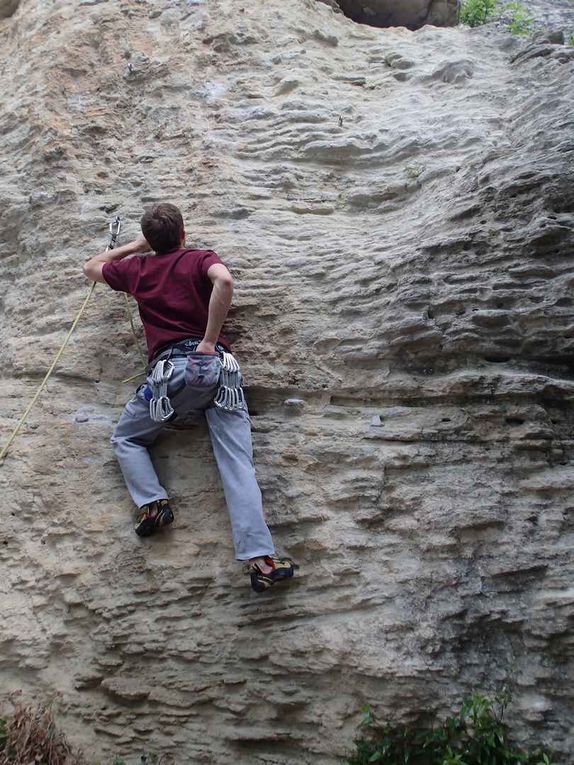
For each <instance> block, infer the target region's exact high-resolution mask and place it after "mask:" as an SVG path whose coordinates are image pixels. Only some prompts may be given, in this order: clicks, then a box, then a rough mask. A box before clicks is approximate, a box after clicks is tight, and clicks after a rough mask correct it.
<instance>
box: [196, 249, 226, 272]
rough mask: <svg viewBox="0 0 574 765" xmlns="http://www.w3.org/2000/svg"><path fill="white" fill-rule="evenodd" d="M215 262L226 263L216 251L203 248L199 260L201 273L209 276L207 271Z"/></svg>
mask: <svg viewBox="0 0 574 765" xmlns="http://www.w3.org/2000/svg"><path fill="white" fill-rule="evenodd" d="M215 263H221V265H224V263H223V261H222V260H221V258H220V257H219V255H218V254H217V253H216V252H213V250H202V252H201V254H200V256H199V261H198V265H199V271H200V273H201V275H202V276H205V278H207V272H208V271H209V269H210V268H211V266H213V265H214V264H215Z"/></svg>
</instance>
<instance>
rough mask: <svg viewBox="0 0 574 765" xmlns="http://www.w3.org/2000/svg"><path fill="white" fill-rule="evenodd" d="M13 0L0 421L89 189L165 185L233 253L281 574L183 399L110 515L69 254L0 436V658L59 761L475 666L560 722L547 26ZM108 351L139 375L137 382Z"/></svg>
mask: <svg viewBox="0 0 574 765" xmlns="http://www.w3.org/2000/svg"><path fill="white" fill-rule="evenodd" d="M264 10H265V13H263V4H262V3H245V4H239V6H238V4H237V3H235V2H232V1H231V0H211V1H210V2H209V3H202V2H187V3H175V2H172V3H166V2H165V1H164V0H149V2H146V3H142V2H138V1H137V0H109V1H108V2H103V1H98V0H89V2H86V1H83V2H81V1H80V0H70V2H59V3H46V2H43V1H40V0H26V1H25V2H22V4H21V5H20V8H19V9H18V10H17V11H16V13H15V14H14V16H12V17H11V18H9V19H7V20H5V21H3V22H2V25H1V26H0V34H1V36H2V45H0V81H1V84H2V87H1V89H0V94H1V95H0V99H1V101H2V110H1V112H0V115H1V116H0V126H1V134H2V142H1V146H0V151H1V154H2V163H3V167H4V168H5V172H4V175H3V178H2V183H1V185H0V215H1V222H0V225H1V229H2V234H3V236H2V242H1V243H0V258H1V268H0V296H1V302H0V306H1V310H2V311H3V317H2V322H1V323H0V347H1V348H2V359H3V364H2V377H1V383H0V385H1V394H2V402H3V406H2V409H1V411H0V426H1V436H2V440H4V439H5V438H6V437H7V435H8V432H9V430H10V429H11V428H12V427H13V426H14V425H15V423H16V420H17V417H18V416H19V415H20V414H21V412H22V411H23V409H24V407H25V406H26V404H27V402H28V401H29V400H30V399H31V397H32V395H33V394H34V391H35V390H36V387H37V385H38V383H39V381H40V380H41V378H42V376H43V374H44V372H45V370H46V369H47V367H48V365H49V364H50V362H51V360H52V359H53V358H54V355H55V354H56V352H57V350H58V348H59V346H60V344H61V343H62V341H63V339H64V336H65V333H66V332H67V330H68V328H69V326H70V323H71V320H72V318H73V316H74V315H75V314H76V312H77V311H78V309H79V306H80V304H81V302H82V300H83V299H84V296H85V295H86V292H87V289H88V285H87V284H86V283H85V280H84V279H83V277H82V276H81V270H80V269H81V265H82V263H83V261H84V260H85V259H86V258H87V257H89V256H90V255H91V254H93V253H94V252H96V251H98V250H99V249H102V248H103V246H104V245H105V243H106V241H107V231H106V226H107V223H108V222H109V220H110V218H111V217H112V216H114V215H116V214H118V213H121V214H122V215H123V216H124V219H125V228H124V232H123V239H124V241H125V240H126V239H127V237H130V236H133V235H135V234H136V233H137V221H138V219H139V217H140V215H141V210H142V206H144V205H146V204H149V203H150V202H152V201H154V200H159V199H168V200H171V201H174V202H176V203H178V204H180V205H181V207H182V208H183V210H184V213H185V216H186V219H187V223H188V231H189V235H190V240H191V241H193V242H194V243H195V244H198V245H207V246H209V247H212V248H214V249H216V250H217V251H219V252H220V254H221V256H222V257H223V258H224V260H226V262H227V263H228V264H229V266H230V268H231V270H232V271H233V273H234V275H235V277H236V280H237V292H236V305H235V309H234V312H233V315H232V316H231V319H230V322H229V332H230V334H231V335H232V336H234V337H235V338H236V344H235V349H236V352H237V354H238V356H239V358H240V359H241V360H242V363H243V369H244V373H245V376H246V379H247V384H248V389H247V393H248V396H249V400H250V406H251V411H252V417H253V427H254V446H255V458H256V464H257V467H258V474H259V478H260V481H261V486H262V489H263V492H264V497H265V502H266V507H267V512H268V515H269V521H270V524H271V526H272V528H273V532H274V535H275V539H276V542H277V546H278V549H279V550H280V551H281V552H286V553H288V554H291V555H292V556H294V557H295V558H296V559H298V561H299V563H300V564H301V570H300V576H299V578H298V579H296V580H295V581H294V582H293V584H292V586H290V587H285V589H283V590H279V589H277V591H274V592H270V593H269V594H265V595H263V596H256V595H255V594H251V593H250V591H249V589H248V586H247V581H246V580H245V578H244V577H243V576H242V575H241V572H240V567H239V566H238V565H237V564H235V563H234V562H233V561H232V547H231V540H230V531H229V525H228V520H227V517H226V513H225V509H224V502H223V497H222V493H221V489H220V486H219V483H218V478H217V475H216V471H215V467H214V464H213V460H212V457H211V454H210V448H209V443H208V438H207V434H206V432H205V429H204V427H203V426H202V425H199V426H198V427H197V428H196V429H195V430H193V431H191V432H189V433H173V434H169V435H168V436H166V438H164V439H162V440H161V441H159V442H158V444H157V448H156V450H155V459H156V461H157V464H158V465H159V469H160V471H161V474H162V476H163V477H164V480H165V482H166V484H167V486H168V487H169V488H170V491H171V492H172V495H173V497H174V506H175V510H176V515H177V517H176V524H175V526H174V528H173V529H172V530H170V531H169V532H167V533H166V534H165V535H163V536H162V537H158V538H156V539H154V538H152V539H150V540H140V539H138V538H137V537H136V536H135V535H134V533H133V531H132V512H133V508H132V507H131V504H130V501H129V499H128V497H127V495H126V492H125V489H124V487H123V482H122V478H121V475H120V473H119V470H118V467H117V465H116V463H115V460H114V458H113V455H112V453H111V449H110V445H109V441H108V439H109V436H110V434H111V429H112V424H113V422H114V420H115V419H116V418H117V417H118V415H119V413H120V411H121V407H122V404H123V402H124V401H125V400H126V399H127V398H128V397H129V396H130V395H131V391H132V389H133V385H134V383H132V384H123V383H122V380H125V379H126V378H128V377H130V376H131V375H134V374H136V373H137V372H138V371H139V370H140V368H141V362H140V360H139V357H138V353H137V350H136V347H135V345H134V341H133V338H132V335H131V332H130V329H129V323H128V321H127V318H126V316H125V311H124V300H123V298H122V297H121V296H119V295H117V294H114V293H112V292H111V291H110V290H107V289H106V288H105V287H104V286H103V285H99V286H98V288H97V290H96V292H95V294H94V296H93V298H92V300H91V302H90V303H89V305H88V308H87V311H86V313H85V315H84V316H83V318H82V320H81V322H80V324H79V326H78V329H77V331H76V333H75V334H74V336H73V339H72V342H71V344H70V347H69V348H68V350H67V351H66V353H65V355H64V358H63V359H62V362H61V364H60V366H59V368H58V371H57V373H56V374H55V375H54V376H53V378H52V380H51V381H50V383H49V384H48V387H47V390H46V391H45V392H44V393H43V394H42V396H41V398H40V401H39V402H38V404H37V406H36V407H35V409H34V410H33V412H32V414H31V416H30V418H29V421H28V424H27V425H26V427H25V428H24V430H23V433H22V434H21V435H20V437H19V438H18V440H17V441H16V442H15V444H14V446H13V448H12V451H11V453H10V455H9V456H8V458H7V459H6V462H5V464H4V465H3V467H0V488H1V492H2V506H3V516H2V518H3V520H2V525H1V527H0V560H1V562H2V565H3V569H2V570H3V576H2V581H1V583H0V599H1V603H0V608H1V612H2V615H3V616H2V620H1V622H0V680H1V682H0V687H1V688H2V692H3V693H7V692H8V691H10V690H11V689H13V688H23V689H24V691H25V692H26V693H27V694H29V695H44V694H46V695H47V694H51V693H53V692H54V691H60V692H61V693H62V695H63V698H64V700H65V702H66V704H67V706H66V711H65V713H62V716H61V723H62V726H63V727H64V729H65V730H66V731H67V732H68V734H69V735H71V736H72V738H73V739H74V740H76V741H77V742H80V743H82V744H83V746H84V749H85V751H86V753H87V754H88V755H89V758H90V759H91V761H92V762H97V761H102V762H111V761H112V760H113V757H114V756H116V755H121V756H123V757H125V758H126V760H127V762H128V763H129V765H132V764H134V763H138V762H139V761H140V760H139V757H140V754H141V753H142V752H144V751H145V752H150V751H151V752H156V753H161V754H163V755H165V757H166V759H165V760H164V761H166V762H169V761H170V758H171V761H175V762H177V763H216V764H217V765H227V763H229V764H231V763H237V762H245V763H250V764H251V763H255V764H263V763H267V764H269V763H275V764H282V765H294V763H297V765H303V763H311V762H312V763H314V765H317V764H319V765H334V763H337V762H343V761H344V755H345V753H346V752H348V751H349V750H350V749H351V747H352V739H353V737H354V735H355V731H356V726H357V723H358V722H359V720H360V710H361V707H362V706H363V705H364V704H365V703H369V704H371V705H372V707H373V708H374V710H375V712H376V714H377V715H378V716H379V717H380V718H385V717H389V716H392V717H393V718H394V719H402V720H407V719H411V720H412V719H415V718H416V717H417V715H418V714H419V712H420V710H422V709H428V710H431V711H435V712H436V713H437V714H440V715H446V714H447V713H449V712H450V711H451V710H452V709H454V708H455V707H456V706H457V705H458V704H459V702H460V700H461V699H462V698H463V697H464V696H467V695H468V694H470V693H472V692H474V691H476V690H483V691H485V692H492V691H495V690H497V689H500V687H501V686H502V685H504V684H506V685H508V686H509V687H510V689H511V691H512V693H513V695H514V702H513V705H512V707H511V718H510V722H511V723H512V724H513V726H515V727H516V730H517V735H518V738H519V740H520V741H522V742H523V743H529V742H533V741H537V742H539V743H541V744H545V745H547V746H551V747H552V748H553V749H556V750H558V753H559V761H560V762H564V763H565V762H568V761H569V754H568V753H569V752H571V751H572V740H571V733H570V726H571V714H570V710H571V704H572V695H573V692H572V671H573V667H572V633H571V620H572V616H573V612H574V598H573V583H572V552H571V551H572V536H573V519H572V492H573V489H574V464H573V450H572V428H573V425H574V417H573V413H572V400H573V398H574V379H573V368H574V316H573V296H572V285H573V284H574V272H573V261H572V251H573V246H574V220H573V211H574V183H573V181H574V177H573V174H574V161H573V160H574V157H573V154H574V141H573V137H572V127H571V125H572V113H571V106H572V105H571V94H572V92H573V91H574V82H573V80H574V75H573V50H572V48H568V47H565V46H562V45H555V44H552V43H546V42H544V43H543V42H540V43H529V42H527V41H526V42H521V41H519V40H516V39H513V38H510V37H509V36H508V35H507V34H503V33H498V32H496V30H491V31H490V32H488V33H485V32H484V31H482V30H475V31H472V32H471V31H469V30H466V29H458V28H457V29H436V28H432V27H425V28H424V29H422V30H419V31H418V32H415V33H411V32H409V31H407V30H405V29H393V30H379V29H375V28H374V27H369V26H360V25H357V24H354V23H353V22H352V21H350V20H349V19H348V18H345V17H344V16H343V15H341V14H334V13H333V12H332V11H331V10H330V9H329V8H328V7H327V6H326V5H323V4H321V3H316V2H311V0H291V2H289V3H285V2H283V1H282V0H265V6H264ZM135 384H137V383H135Z"/></svg>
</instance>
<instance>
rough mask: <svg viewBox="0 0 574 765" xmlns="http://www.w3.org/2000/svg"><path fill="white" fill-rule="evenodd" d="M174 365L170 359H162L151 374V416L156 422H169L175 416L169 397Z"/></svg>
mask: <svg viewBox="0 0 574 765" xmlns="http://www.w3.org/2000/svg"><path fill="white" fill-rule="evenodd" d="M174 369H175V367H174V365H173V364H172V362H171V361H169V360H168V359H162V360H161V361H158V362H157V364H156V365H155V367H154V369H153V372H152V373H151V388H152V393H153V398H152V399H151V401H150V402H149V416H150V417H151V418H152V420H153V421H154V422H167V421H168V420H170V419H171V418H172V417H173V415H174V414H175V411H174V408H173V407H172V405H171V401H170V400H169V396H168V395H167V384H168V382H169V381H170V379H171V376H172V374H173V370H174Z"/></svg>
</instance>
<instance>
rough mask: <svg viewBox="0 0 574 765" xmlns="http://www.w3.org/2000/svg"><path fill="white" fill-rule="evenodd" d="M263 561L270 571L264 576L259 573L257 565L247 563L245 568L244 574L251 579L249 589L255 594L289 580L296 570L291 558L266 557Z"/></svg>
mask: <svg viewBox="0 0 574 765" xmlns="http://www.w3.org/2000/svg"><path fill="white" fill-rule="evenodd" d="M263 560H264V561H265V563H267V565H268V566H271V571H269V572H267V573H266V574H264V573H263V572H262V571H261V569H260V568H259V566H258V564H257V563H248V564H247V566H246V568H245V572H246V573H247V574H249V576H250V578H251V587H252V589H253V590H255V592H265V590H268V589H269V587H272V586H273V585H274V584H277V582H282V581H283V580H284V579H290V578H291V577H292V576H293V572H294V571H295V569H296V568H298V566H296V565H295V564H294V563H293V561H292V560H291V558H271V557H268V556H266V557H265V558H264V559H263Z"/></svg>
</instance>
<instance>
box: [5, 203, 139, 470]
mask: <svg viewBox="0 0 574 765" xmlns="http://www.w3.org/2000/svg"><path fill="white" fill-rule="evenodd" d="M116 221H119V218H118V219H116ZM112 234H113V231H112ZM117 234H119V228H118V231H117V233H116V234H114V235H113V236H112V241H111V242H110V244H109V245H108V247H107V249H106V252H107V251H108V250H109V249H111V248H113V247H114V244H115V236H117ZM95 288H96V282H93V283H92V286H91V287H90V290H89V292H88V294H87V295H86V299H85V300H84V302H83V303H82V307H81V308H80V310H79V311H78V313H77V314H76V318H75V319H74V321H73V322H72V326H71V327H70V331H69V332H68V334H67V335H66V339H65V340H64V342H63V343H62V346H61V348H60V350H59V351H58V353H57V354H56V358H55V359H54V361H53V362H52V364H51V365H50V368H49V369H48V371H47V372H46V374H45V376H44V379H43V380H42V382H41V383H40V385H39V387H38V390H37V391H36V393H35V394H34V397H33V398H32V400H31V401H30V403H29V404H28V406H27V407H26V410H25V412H24V414H23V415H22V416H21V417H20V419H19V421H18V424H17V425H16V427H15V428H14V430H13V431H12V433H11V434H10V437H9V438H8V441H7V442H6V444H5V446H4V447H3V448H2V451H0V467H2V465H3V464H4V457H5V456H6V455H7V454H8V449H9V448H10V447H11V446H12V443H13V442H14V439H15V438H16V436H17V435H18V433H19V431H20V428H21V427H22V425H23V424H24V423H25V422H26V418H27V417H28V415H29V414H30V412H31V410H32V407H33V406H34V404H35V403H36V401H37V400H38V397H39V396H40V393H41V392H42V391H43V390H44V386H45V385H46V383H47V382H48V380H49V378H50V375H51V374H52V372H53V371H54V369H55V368H56V364H57V363H58V361H59V360H60V358H61V356H62V354H63V353H64V350H65V349H66V346H67V345H68V342H69V340H70V338H71V337H72V333H73V331H74V330H75V329H76V326H77V325H78V322H79V321H80V318H81V316H82V314H83V313H84V309H85V307H86V306H87V305H88V301H89V300H90V298H91V297H92V293H93V291H94V289H95ZM124 297H125V299H126V301H125V306H126V311H127V314H128V319H129V321H130V326H131V328H132V333H133V336H134V338H135V341H136V348H137V349H138V353H139V355H140V358H141V360H142V362H143V365H144V367H146V366H147V359H146V357H145V355H144V354H143V351H142V349H141V346H140V344H139V340H138V336H137V332H136V328H135V325H134V320H133V317H132V311H131V308H130V302H129V300H128V296H127V294H126V293H125V292H124ZM140 374H145V372H140V373H139V374H137V375H134V376H133V377H129V378H128V379H127V380H124V381H123V382H131V380H135V379H136V378H138V377H139V376H140Z"/></svg>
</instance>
